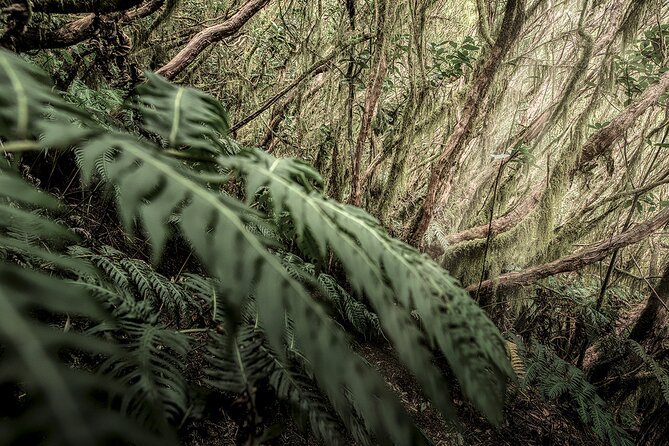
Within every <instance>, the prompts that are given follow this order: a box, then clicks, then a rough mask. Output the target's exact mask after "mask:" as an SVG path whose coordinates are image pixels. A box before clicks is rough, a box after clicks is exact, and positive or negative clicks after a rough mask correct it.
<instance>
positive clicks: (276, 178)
mask: <svg viewBox="0 0 669 446" xmlns="http://www.w3.org/2000/svg"><path fill="white" fill-rule="evenodd" d="M277 161H280V159H278V158H277V160H276V161H275V162H274V163H273V164H272V167H273V168H276V165H277V164H278V163H277ZM251 168H253V169H256V170H257V171H259V172H260V173H261V174H263V175H264V176H266V177H269V178H271V179H272V180H274V181H278V182H280V183H281V184H283V185H284V187H286V188H288V189H291V190H293V191H294V192H295V193H296V194H298V195H300V196H301V197H302V199H303V200H304V202H305V203H307V204H308V205H309V206H310V207H311V208H312V209H313V210H314V211H315V212H317V213H318V214H319V215H321V216H322V217H323V218H322V219H323V220H324V221H325V222H326V223H327V224H328V226H330V227H331V228H332V229H334V230H335V231H337V232H339V228H338V227H337V225H335V224H334V223H333V222H332V218H331V217H330V216H329V215H327V214H326V213H324V212H323V210H322V209H321V208H320V206H318V205H317V204H316V203H315V202H314V200H313V199H312V197H311V196H310V195H309V194H307V193H305V192H304V191H303V190H302V189H301V188H299V187H296V186H295V185H294V183H291V182H288V181H286V180H285V179H284V178H283V177H281V176H279V175H273V172H272V171H271V170H269V169H266V168H264V167H260V166H257V165H255V164H254V165H252V166H251ZM321 202H322V203H323V204H324V205H325V206H328V207H329V208H330V209H332V210H333V211H334V212H336V213H337V214H339V215H341V216H343V217H345V218H348V219H349V220H352V221H354V222H355V223H357V224H358V225H359V226H361V227H364V228H365V231H366V232H367V233H369V234H371V235H372V236H373V237H374V238H375V239H376V240H378V241H379V243H381V244H382V245H383V247H384V248H385V249H386V251H389V252H391V253H392V254H393V256H394V257H396V258H397V259H399V261H400V262H402V264H404V265H405V267H406V268H407V270H408V271H412V273H413V274H415V273H414V272H413V271H414V268H413V267H412V266H411V265H410V264H409V263H407V262H406V260H405V259H404V258H402V256H399V255H397V253H396V251H395V250H394V249H392V246H391V245H390V244H389V243H388V242H387V241H386V240H384V239H383V237H380V236H379V234H378V231H374V230H372V229H371V228H369V226H368V225H367V223H366V222H364V221H362V220H360V219H358V218H356V217H355V216H353V215H350V214H348V213H346V212H342V211H341V210H340V209H339V208H337V207H336V206H332V204H330V203H329V202H328V201H327V200H321ZM343 238H344V239H346V241H347V243H348V244H349V245H350V246H351V247H352V249H355V250H356V251H358V252H359V253H360V254H361V256H362V258H363V259H365V263H367V264H368V265H370V267H369V270H370V271H373V272H374V273H375V275H377V276H379V274H378V271H377V268H375V266H376V265H375V263H374V262H373V261H371V259H370V257H369V255H367V253H366V252H364V251H363V250H362V249H361V248H360V247H359V246H358V245H357V244H355V243H353V239H352V238H350V237H343ZM418 279H419V280H425V279H426V278H425V277H423V276H422V275H420V276H419V277H418ZM427 279H429V280H430V282H431V284H432V285H433V286H434V287H435V289H437V290H438V286H437V283H436V282H435V281H434V280H433V279H432V278H431V277H428V278H427ZM377 280H379V281H380V282H381V283H382V282H383V280H382V278H380V277H377Z"/></svg>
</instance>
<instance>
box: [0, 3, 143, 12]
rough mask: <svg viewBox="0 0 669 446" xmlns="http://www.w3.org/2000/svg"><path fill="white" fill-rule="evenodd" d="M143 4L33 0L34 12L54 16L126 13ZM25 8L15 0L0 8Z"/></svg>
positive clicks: (0, 4) (1, 5) (1, 4)
mask: <svg viewBox="0 0 669 446" xmlns="http://www.w3.org/2000/svg"><path fill="white" fill-rule="evenodd" d="M140 3H142V0H33V1H32V5H31V7H32V10H33V11H34V12H46V13H52V14H81V13H84V12H96V13H103V14H105V13H109V12H117V11H124V10H126V9H130V8H132V7H134V6H137V5H139V4H140ZM13 5H20V6H23V5H22V4H21V3H19V2H16V1H14V0H0V7H1V8H6V7H10V6H13Z"/></svg>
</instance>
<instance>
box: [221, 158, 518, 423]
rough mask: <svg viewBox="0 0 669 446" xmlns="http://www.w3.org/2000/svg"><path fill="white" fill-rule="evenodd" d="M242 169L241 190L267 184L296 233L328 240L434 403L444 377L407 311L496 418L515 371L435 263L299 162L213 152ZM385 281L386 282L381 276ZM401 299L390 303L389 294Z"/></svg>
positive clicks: (497, 338) (490, 329)
mask: <svg viewBox="0 0 669 446" xmlns="http://www.w3.org/2000/svg"><path fill="white" fill-rule="evenodd" d="M219 162H220V164H221V165H222V166H224V167H228V168H232V169H235V170H238V171H241V172H242V173H243V174H244V176H245V179H246V184H247V197H253V196H254V195H255V192H256V191H257V190H258V189H259V188H262V187H267V188H268V190H269V191H270V193H271V194H272V197H273V198H274V201H273V204H274V206H275V210H276V212H277V213H280V212H281V211H283V210H284V209H286V210H288V211H289V215H290V216H291V218H292V219H293V223H294V224H295V227H296V229H297V233H298V236H300V237H301V238H302V240H303V241H304V240H313V241H314V242H315V243H316V244H317V246H316V247H315V248H316V249H317V251H318V252H320V254H321V255H322V256H323V257H324V256H325V254H326V249H327V248H328V247H329V248H331V249H332V250H333V251H334V252H335V254H336V255H337V256H338V257H339V259H340V260H341V263H342V265H343V266H344V268H345V270H346V272H347V275H348V278H349V281H350V282H351V284H352V286H353V288H354V289H355V290H356V291H358V292H361V293H364V294H365V296H367V297H368V298H369V300H370V302H371V304H372V307H373V308H374V311H375V312H376V313H377V314H378V315H379V318H380V322H381V326H382V327H383V328H384V331H385V333H386V335H387V336H388V337H389V338H390V340H391V341H392V342H393V344H394V346H395V348H396V349H397V350H398V353H399V354H400V357H401V358H402V360H403V361H404V362H405V363H406V364H407V365H409V367H412V370H413V372H414V373H415V374H416V376H417V377H418V379H419V380H420V381H421V383H422V385H423V386H424V387H425V388H426V390H427V392H428V394H429V395H430V396H431V397H432V398H433V399H436V400H435V401H434V403H435V404H436V405H437V406H438V407H439V408H440V410H442V411H443V412H444V413H447V414H448V413H451V409H450V402H449V401H448V398H441V397H439V396H438V395H445V394H444V392H443V389H444V388H446V384H445V382H443V379H441V377H440V373H439V372H438V371H437V370H436V369H434V368H433V367H431V364H430V361H431V359H430V357H431V354H430V353H429V352H428V351H426V350H424V349H423V348H421V343H422V341H421V338H422V335H421V334H420V333H419V332H418V331H417V330H416V329H415V327H414V324H413V322H412V321H411V317H410V315H409V312H410V311H411V310H415V311H416V312H417V314H418V315H419V316H420V319H421V321H422V323H423V328H424V329H425V330H426V333H427V335H428V340H429V341H430V342H431V343H432V344H433V345H435V346H437V347H438V348H439V349H440V350H441V351H442V352H443V353H444V355H445V356H446V358H447V359H448V361H449V364H450V365H451V367H452V368H453V370H454V372H455V374H456V376H457V377H458V379H459V381H460V383H461V385H462V388H463V391H464V393H465V395H466V396H467V397H468V398H469V399H471V400H472V401H473V402H474V403H475V404H476V405H477V406H478V407H479V409H481V411H482V412H483V413H484V414H485V415H486V416H487V417H488V418H489V419H491V420H492V421H494V422H499V421H501V418H500V416H501V405H502V397H503V394H504V389H505V382H506V379H507V378H508V377H510V376H513V371H512V369H511V367H510V365H509V362H508V358H507V355H506V353H505V347H504V341H503V339H502V338H501V335H500V334H499V332H498V330H497V328H496V327H495V326H494V325H493V324H492V322H490V320H489V319H488V318H487V317H486V315H485V314H484V313H483V311H482V310H481V309H480V308H479V307H478V306H477V305H476V303H475V302H474V301H472V300H471V298H470V297H469V295H467V293H466V292H465V291H464V290H463V289H462V288H460V287H459V286H458V285H457V284H456V283H455V281H454V279H453V278H451V277H450V276H449V275H448V274H447V273H446V272H445V271H444V270H443V269H442V268H441V267H439V266H438V265H437V264H436V263H435V262H433V261H432V260H430V259H429V258H428V257H427V256H425V255H423V254H420V253H419V252H418V251H416V250H415V249H413V248H412V247H410V246H408V245H406V244H404V243H402V242H400V241H398V240H395V239H392V238H391V237H390V236H388V235H387V234H386V233H385V231H384V230H383V229H382V228H381V227H380V225H379V223H378V222H377V221H376V220H375V219H374V218H373V217H371V216H370V215H369V214H367V213H365V212H364V211H362V210H360V209H358V208H354V207H351V206H345V205H342V204H339V203H336V202H333V201H331V200H327V199H325V198H324V197H322V196H321V195H319V194H318V193H317V192H315V189H314V187H313V185H312V184H313V183H319V182H320V178H319V177H318V175H317V174H316V173H315V172H314V171H313V170H312V169H310V168H309V167H308V166H306V165H305V164H303V163H300V162H298V161H295V160H290V159H277V158H274V157H273V156H271V155H269V154H266V153H264V152H262V151H260V150H252V151H250V150H249V151H243V152H241V153H240V154H239V155H238V156H235V157H230V158H219ZM387 283H389V286H387V285H386V284H387ZM396 299H397V301H398V302H399V304H400V306H399V307H398V306H395V300H396Z"/></svg>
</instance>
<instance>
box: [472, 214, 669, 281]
mask: <svg viewBox="0 0 669 446" xmlns="http://www.w3.org/2000/svg"><path fill="white" fill-rule="evenodd" d="M667 223H669V208H666V209H664V210H663V211H661V212H659V213H658V214H657V215H656V216H655V217H653V218H652V219H650V220H648V221H645V222H643V223H640V224H638V225H636V226H635V227H634V228H632V229H630V230H628V231H626V232H623V233H621V234H619V235H616V236H614V237H610V238H606V239H604V240H601V241H599V242H597V243H595V244H593V245H590V246H589V247H587V248H584V249H581V250H579V251H577V252H575V253H573V254H571V255H568V256H566V257H562V258H560V259H557V260H554V261H552V262H549V263H546V264H543V265H538V266H534V267H531V268H528V269H526V270H524V271H519V272H512V273H508V274H502V275H501V276H499V277H498V278H497V279H488V280H485V281H483V282H481V285H480V290H479V294H486V293H491V292H492V291H493V289H496V290H497V291H500V290H503V289H505V288H511V287H515V286H526V285H530V284H532V283H534V282H536V281H538V280H541V279H544V278H546V277H549V276H553V275H555V274H560V273H566V272H570V271H576V270H579V269H581V268H583V267H585V266H587V265H590V264H592V263H595V262H598V261H600V260H602V259H603V258H605V257H606V256H607V255H608V254H609V253H610V252H611V251H613V250H615V249H620V248H622V247H624V246H627V245H631V244H633V243H637V242H639V241H641V240H643V239H644V238H646V237H647V236H649V235H650V234H652V233H653V232H654V231H656V230H657V229H659V228H661V227H662V226H664V225H666V224H667ZM477 289H479V285H478V284H476V283H474V284H471V285H469V286H468V287H467V291H469V292H470V293H471V292H476V291H477Z"/></svg>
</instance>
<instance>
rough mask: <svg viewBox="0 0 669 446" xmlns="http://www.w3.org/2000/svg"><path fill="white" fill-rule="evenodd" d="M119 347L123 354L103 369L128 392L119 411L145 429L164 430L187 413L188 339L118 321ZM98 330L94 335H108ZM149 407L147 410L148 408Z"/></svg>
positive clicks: (179, 334) (165, 331)
mask: <svg viewBox="0 0 669 446" xmlns="http://www.w3.org/2000/svg"><path fill="white" fill-rule="evenodd" d="M118 324H119V326H118V328H119V329H120V332H121V334H122V335H121V339H120V342H121V345H122V346H123V348H124V350H125V353H124V354H123V355H115V356H113V357H111V358H110V359H109V360H107V361H106V362H105V363H104V364H103V365H102V366H101V370H103V371H104V372H105V373H106V374H108V375H111V376H114V377H116V379H118V380H119V381H120V382H121V383H122V384H124V385H125V386H126V387H127V388H128V389H129V390H130V391H129V392H127V393H126V394H125V395H123V398H122V402H121V411H122V412H123V413H127V414H129V415H130V416H132V417H133V418H136V419H137V420H139V421H140V422H141V423H142V424H143V425H145V426H151V425H152V424H156V425H154V426H152V427H153V428H162V429H163V430H165V429H166V426H165V425H164V422H165V421H168V422H176V421H178V420H179V419H180V417H181V416H182V415H183V414H184V413H185V412H186V410H187V406H188V395H187V387H186V381H185V378H184V375H183V372H184V369H185V359H186V354H187V353H188V350H189V343H188V338H187V337H186V336H185V335H183V334H181V333H178V332H175V331H173V330H168V329H165V328H163V327H160V326H154V325H150V324H145V323H140V322H135V321H131V320H129V319H120V320H119V321H118ZM112 328H113V327H101V328H99V329H98V330H96V331H108V330H110V329H112ZM147 406H148V407H147Z"/></svg>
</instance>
